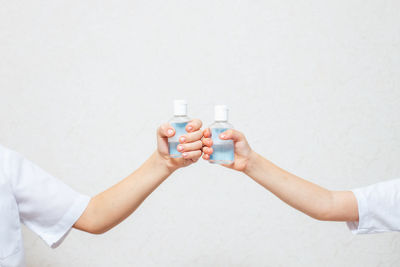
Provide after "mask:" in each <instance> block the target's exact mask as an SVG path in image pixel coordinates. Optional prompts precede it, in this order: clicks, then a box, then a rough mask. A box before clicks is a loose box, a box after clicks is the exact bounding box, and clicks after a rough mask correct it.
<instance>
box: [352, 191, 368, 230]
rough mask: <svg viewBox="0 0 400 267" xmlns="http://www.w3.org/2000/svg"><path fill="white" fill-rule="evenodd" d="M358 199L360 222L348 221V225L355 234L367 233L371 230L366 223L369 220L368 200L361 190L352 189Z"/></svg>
mask: <svg viewBox="0 0 400 267" xmlns="http://www.w3.org/2000/svg"><path fill="white" fill-rule="evenodd" d="M352 192H353V194H354V196H355V197H356V199H357V206H358V222H346V224H347V227H348V228H349V230H350V231H351V232H352V233H353V234H355V235H356V234H366V233H368V232H369V230H368V227H367V226H366V225H365V224H366V223H367V222H368V218H367V217H368V216H369V212H368V202H367V199H366V198H365V196H364V194H363V193H362V191H361V190H358V189H355V190H352Z"/></svg>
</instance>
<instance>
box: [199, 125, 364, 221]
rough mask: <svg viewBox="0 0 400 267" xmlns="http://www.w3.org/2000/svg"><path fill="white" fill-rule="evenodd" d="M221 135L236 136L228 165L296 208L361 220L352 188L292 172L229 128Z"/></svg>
mask: <svg viewBox="0 0 400 267" xmlns="http://www.w3.org/2000/svg"><path fill="white" fill-rule="evenodd" d="M203 136H204V137H203V139H202V142H203V144H204V147H203V152H204V154H203V159H205V160H209V159H210V155H211V154H212V152H213V150H212V139H211V131H210V129H209V128H207V129H205V130H204V132H203ZM219 138H221V139H223V140H233V142H234V149H235V160H234V162H233V163H232V164H230V165H223V166H225V167H227V168H230V169H233V170H237V171H240V172H243V173H244V174H246V175H248V176H249V177H251V178H252V179H253V180H254V181H256V182H257V183H259V184H260V185H262V186H263V187H264V188H265V189H267V190H269V191H271V192H272V193H273V194H274V195H276V196H277V197H278V198H280V199H281V200H282V201H284V202H285V203H287V204H288V205H290V206H292V207H293V208H295V209H297V210H299V211H301V212H303V213H305V214H307V215H309V216H311V217H312V218H315V219H317V220H323V221H358V206H357V200H356V198H355V196H354V194H353V193H352V192H351V191H331V190H328V189H325V188H323V187H321V186H319V185H316V184H313V183H311V182H309V181H306V180H304V179H302V178H300V177H297V176H296V175H294V174H291V173H289V172H287V171H285V170H283V169H281V168H279V167H278V166H276V165H275V164H273V163H272V162H270V161H269V160H267V159H265V158H263V157H262V156H260V155H259V154H257V153H256V152H254V151H253V150H252V149H251V147H250V145H249V144H248V142H247V140H246V137H245V136H244V135H243V134H242V133H241V132H239V131H236V130H233V129H230V130H228V131H226V132H224V133H221V134H220V136H219Z"/></svg>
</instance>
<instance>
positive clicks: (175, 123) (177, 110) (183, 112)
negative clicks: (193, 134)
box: [168, 100, 190, 158]
mask: <svg viewBox="0 0 400 267" xmlns="http://www.w3.org/2000/svg"><path fill="white" fill-rule="evenodd" d="M189 121H190V118H189V117H188V116H187V103H186V100H175V101H174V117H172V119H170V120H169V124H171V126H172V127H174V129H175V135H174V136H173V137H170V138H168V149H169V155H170V157H171V158H179V157H181V156H182V153H180V152H179V151H178V150H177V146H178V145H179V137H181V136H182V135H184V134H186V133H187V132H186V129H185V127H186V125H187V124H188V122H189Z"/></svg>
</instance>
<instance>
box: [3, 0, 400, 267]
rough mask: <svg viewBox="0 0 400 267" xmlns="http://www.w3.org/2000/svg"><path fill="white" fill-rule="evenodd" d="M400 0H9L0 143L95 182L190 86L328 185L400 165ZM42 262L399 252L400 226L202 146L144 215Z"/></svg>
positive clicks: (308, 262)
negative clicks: (340, 218)
mask: <svg viewBox="0 0 400 267" xmlns="http://www.w3.org/2000/svg"><path fill="white" fill-rule="evenodd" d="M399 14H400V2H399V1H397V0H392V1H382V0H376V1H365V0H341V1H317V0H315V1H310V0H308V1H295V0H292V1H278V0H276V1H255V0H254V1H251V0H250V1H238V0H236V1H232V0H229V1H228V0H226V1H209V0H205V1H175V0H173V1H162V0H158V1H132V0H130V1H76V0H73V1H72V0H68V1H66V0H63V1H57V0H56V1H55V0H52V1H26V0H25V1H0V90H1V94H0V122H1V123H0V143H2V144H3V145H5V146H8V147H10V148H12V149H14V150H17V151H19V152H21V153H22V154H24V155H25V156H27V157H28V158H29V159H31V160H32V161H34V162H36V163H37V164H39V165H40V166H42V167H43V168H44V169H46V170H47V171H49V172H50V173H52V174H53V175H55V176H57V177H59V178H60V179H61V180H63V181H64V182H65V183H67V184H69V185H70V186H72V187H73V188H75V189H76V190H78V191H80V192H82V193H85V194H89V195H95V194H96V193H98V192H100V191H102V190H104V189H105V188H107V187H109V186H111V185H113V184H114V183H116V182H117V181H119V180H120V179H121V178H123V177H125V176H126V175H128V174H129V173H130V172H132V171H133V170H134V169H135V168H137V167H138V166H139V165H140V164H141V163H142V162H143V161H144V160H145V158H146V157H147V156H149V155H150V154H151V153H152V151H154V149H155V129H156V127H157V126H158V125H159V124H160V123H162V122H164V121H166V120H168V119H169V117H170V116H171V115H172V101H173V99H175V98H185V99H187V100H188V103H189V112H190V115H191V116H192V117H199V118H201V119H202V120H203V121H204V123H205V124H206V125H207V124H210V123H211V122H212V118H213V114H212V113H213V105H214V104H219V103H224V104H227V105H229V106H230V107H231V122H232V123H233V124H234V125H235V127H236V128H238V129H240V130H242V131H243V132H244V133H245V134H246V135H247V137H248V140H249V142H250V144H251V145H252V147H253V148H254V149H255V150H256V151H257V152H259V153H261V154H262V155H264V156H266V157H267V158H268V159H270V160H272V161H273V162H275V163H277V164H278V165H280V166H281V167H283V168H286V169H288V170H289V171H292V172H294V173H296V174H297V175H300V176H302V177H305V178H307V179H309V180H311V181H313V182H316V183H318V184H320V185H323V186H326V187H328V188H330V189H350V188H354V187H358V186H363V185H367V184H371V183H375V182H378V181H383V180H387V179H391V178H396V177H399V176H400V164H399V158H400V139H399V136H400V16H399ZM24 239H25V248H26V258H27V262H28V266H32V267H42V266H68V267H70V266H363V267H367V266H398V264H399V262H400V254H399V250H400V238H399V235H398V234H396V233H389V234H381V235H365V236H353V235H352V234H351V233H350V232H349V231H348V230H347V228H346V226H345V224H344V223H329V222H319V221H316V220H313V219H311V218H309V217H307V216H306V215H303V214H301V213H299V212H297V211H296V210H294V209H292V208H290V207H287V206H286V205H285V204H284V203H282V202H281V201H280V200H279V199H276V198H275V197H274V196H273V195H272V194H271V193H269V192H267V191H266V190H264V189H263V188H262V187H260V186H259V185H257V184H256V183H254V182H253V181H252V180H251V179H250V178H248V177H245V176H244V175H242V174H241V173H236V172H233V171H231V170H228V169H225V168H222V167H220V166H214V165H211V164H208V163H207V162H204V161H201V162H199V163H198V164H197V165H195V166H191V167H189V168H187V169H182V170H179V171H178V172H176V173H175V174H173V176H171V177H170V178H169V179H168V180H167V181H166V182H165V183H164V184H163V185H161V186H160V187H159V188H158V189H157V190H156V191H155V192H154V193H153V194H152V195H151V196H150V197H149V198H148V199H147V200H146V201H145V202H144V203H143V205H142V206H141V207H140V208H139V209H138V210H137V212H136V213H134V214H133V215H132V216H131V217H130V218H129V219H127V220H126V221H125V222H123V223H122V224H121V225H119V226H118V227H116V228H115V229H113V230H111V231H110V232H108V233H106V234H104V235H100V236H94V235H89V234H86V233H82V232H79V231H76V230H74V231H72V233H71V234H70V236H69V237H68V238H67V239H66V240H65V242H64V243H63V244H62V246H61V247H60V248H58V249H56V250H51V249H50V248H48V247H46V245H45V244H44V242H42V241H41V240H40V238H38V237H37V236H35V235H34V234H33V233H32V232H30V231H29V230H27V229H24Z"/></svg>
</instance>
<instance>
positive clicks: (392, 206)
mask: <svg viewBox="0 0 400 267" xmlns="http://www.w3.org/2000/svg"><path fill="white" fill-rule="evenodd" d="M352 191H353V193H354V195H355V197H356V199H357V204H358V217H359V221H358V222H347V226H348V227H349V229H350V230H351V231H352V232H353V233H354V234H370V233H382V232H388V231H400V179H395V180H390V181H387V182H381V183H377V184H373V185H370V186H367V187H363V188H358V189H354V190H352Z"/></svg>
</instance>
